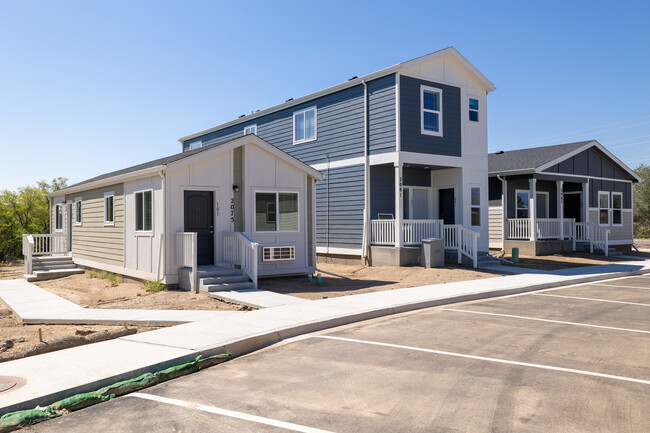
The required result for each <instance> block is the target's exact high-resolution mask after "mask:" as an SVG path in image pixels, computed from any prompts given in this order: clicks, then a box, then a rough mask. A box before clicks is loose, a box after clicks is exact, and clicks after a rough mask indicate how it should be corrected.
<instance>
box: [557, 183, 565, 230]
mask: <svg viewBox="0 0 650 433" xmlns="http://www.w3.org/2000/svg"><path fill="white" fill-rule="evenodd" d="M555 186H556V187H557V217H558V218H559V219H560V240H561V241H563V240H564V193H563V192H562V190H563V188H564V181H562V180H558V181H556V182H555Z"/></svg>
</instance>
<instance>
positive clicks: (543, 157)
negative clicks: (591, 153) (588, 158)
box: [488, 140, 593, 174]
mask: <svg viewBox="0 0 650 433" xmlns="http://www.w3.org/2000/svg"><path fill="white" fill-rule="evenodd" d="M591 141H593V140H589V141H579V142H576V143H566V144H556V145H553V146H542V147H533V148H530V149H520V150H511V151H508V152H503V153H490V154H488V172H489V173H490V174H499V173H503V172H508V171H513V170H531V171H532V170H535V169H536V168H537V167H539V166H541V165H544V164H546V163H547V162H550V161H553V160H554V159H556V158H560V157H561V156H563V155H566V154H568V153H570V152H573V151H574V150H576V149H578V148H580V147H582V146H584V145H585V144H587V143H591Z"/></svg>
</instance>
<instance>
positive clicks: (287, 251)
mask: <svg viewBox="0 0 650 433" xmlns="http://www.w3.org/2000/svg"><path fill="white" fill-rule="evenodd" d="M295 259H296V247H294V246H283V247H264V248H263V254H262V260H263V261H265V262H281V261H290V260H295Z"/></svg>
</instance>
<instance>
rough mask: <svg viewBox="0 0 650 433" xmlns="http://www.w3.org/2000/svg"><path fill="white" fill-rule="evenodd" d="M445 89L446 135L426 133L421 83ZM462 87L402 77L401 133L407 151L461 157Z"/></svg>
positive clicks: (443, 95) (443, 117)
mask: <svg viewBox="0 0 650 433" xmlns="http://www.w3.org/2000/svg"><path fill="white" fill-rule="evenodd" d="M421 85H425V86H431V87H436V88H438V89H441V90H442V134H443V136H442V137H435V136H431V135H425V134H422V131H421V127H420V118H421V113H420V110H421V104H420V86H421ZM460 111H461V104H460V88H458V87H453V86H447V85H444V84H439V83H434V82H431V81H425V80H419V79H416V78H411V77H405V76H401V77H400V134H401V148H402V150H403V151H405V152H420V153H429V154H435V155H447V156H461V121H460V119H461V118H460Z"/></svg>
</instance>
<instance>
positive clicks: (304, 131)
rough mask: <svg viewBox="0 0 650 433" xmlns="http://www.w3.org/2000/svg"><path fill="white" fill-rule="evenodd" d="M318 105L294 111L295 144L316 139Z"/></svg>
mask: <svg viewBox="0 0 650 433" xmlns="http://www.w3.org/2000/svg"><path fill="white" fill-rule="evenodd" d="M316 126H317V125H316V107H311V108H307V109H306V110H302V111H296V112H295V113H293V144H298V143H304V142H306V141H312V140H316V129H317V128H316Z"/></svg>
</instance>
